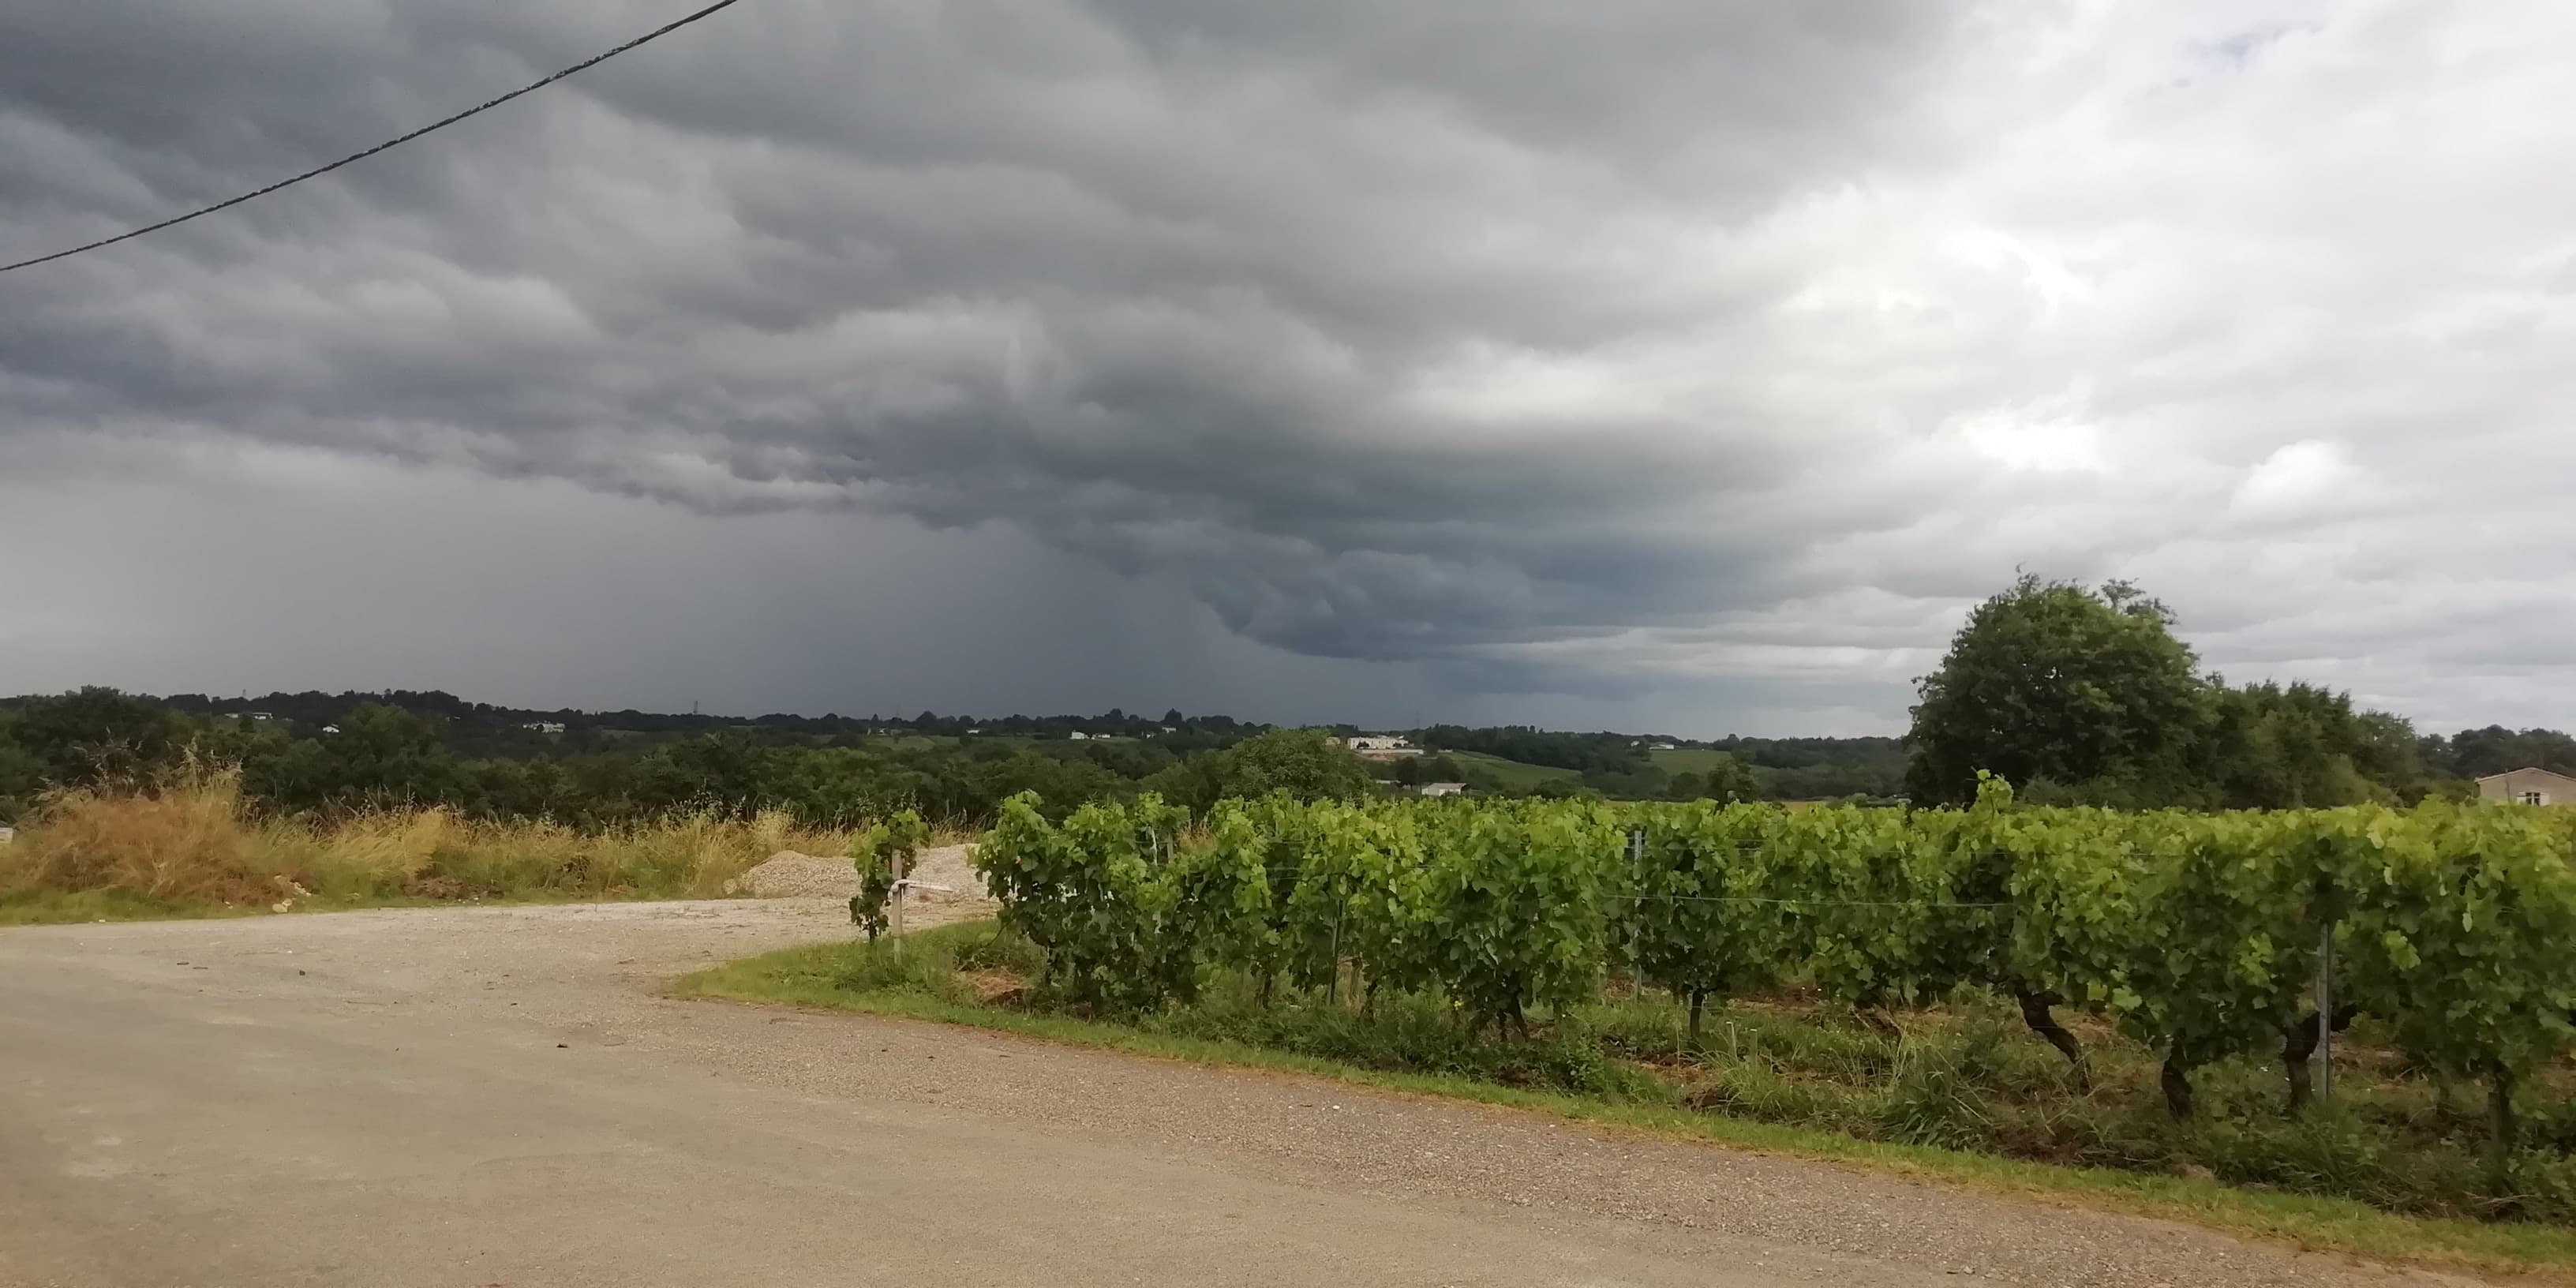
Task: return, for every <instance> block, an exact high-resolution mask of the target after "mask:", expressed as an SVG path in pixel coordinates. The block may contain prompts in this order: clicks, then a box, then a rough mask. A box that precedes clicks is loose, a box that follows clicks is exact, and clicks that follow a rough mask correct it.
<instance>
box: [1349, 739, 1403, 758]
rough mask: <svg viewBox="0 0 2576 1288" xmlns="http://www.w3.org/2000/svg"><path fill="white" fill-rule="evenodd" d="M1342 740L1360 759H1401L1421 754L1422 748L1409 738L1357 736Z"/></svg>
mask: <svg viewBox="0 0 2576 1288" xmlns="http://www.w3.org/2000/svg"><path fill="white" fill-rule="evenodd" d="M1342 741H1343V743H1344V744H1346V745H1347V746H1349V747H1350V749H1351V751H1352V752H1353V753H1354V754H1356V755H1357V756H1358V757H1359V758H1360V759H1362V760H1402V759H1404V758H1405V757H1407V756H1419V755H1421V754H1422V749H1421V748H1420V747H1416V746H1414V745H1413V740H1412V739H1411V738H1399V737H1384V738H1379V737H1359V738H1344V739H1343V740H1342Z"/></svg>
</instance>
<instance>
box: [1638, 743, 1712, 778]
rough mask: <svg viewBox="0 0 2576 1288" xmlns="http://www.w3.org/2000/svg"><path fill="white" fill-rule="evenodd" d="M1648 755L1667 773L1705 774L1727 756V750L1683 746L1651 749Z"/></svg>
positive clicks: (1658, 767) (1656, 766)
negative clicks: (1669, 749) (1670, 749)
mask: <svg viewBox="0 0 2576 1288" xmlns="http://www.w3.org/2000/svg"><path fill="white" fill-rule="evenodd" d="M1646 755H1647V757H1648V758H1650V759H1652V760H1653V761H1654V762H1655V768H1657V769H1660V770H1662V771H1664V772H1665V773H1667V774H1705V773H1707V772H1708V770H1709V767H1710V766H1711V765H1714V764H1716V763H1717V762H1718V761H1720V760H1722V759H1726V758H1727V754H1726V753H1725V752H1722V751H1710V750H1708V749H1707V748H1704V747H1683V748H1679V749H1677V750H1674V751H1650V752H1647V753H1646Z"/></svg>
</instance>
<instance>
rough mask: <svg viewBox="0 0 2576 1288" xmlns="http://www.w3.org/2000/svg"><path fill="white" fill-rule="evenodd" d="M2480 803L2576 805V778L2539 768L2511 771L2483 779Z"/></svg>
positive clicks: (2480, 783) (2480, 787) (2479, 796)
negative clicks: (2509, 802) (2506, 802)
mask: <svg viewBox="0 0 2576 1288" xmlns="http://www.w3.org/2000/svg"><path fill="white" fill-rule="evenodd" d="M2478 799H2480V800H2490V801H2511V802H2513V803H2515V804H2517V805H2576V778H2570V777H2568V776H2567V775H2565V774H2561V773H2554V772H2552V771H2550V770H2546V769H2541V768H2539V767H2537V766H2526V767H2524V768H2521V769H2508V770H2506V771H2505V772H2503V773H2501V774H2489V775H2487V776H2486V777H2484V778H2481V779H2479V780H2478Z"/></svg>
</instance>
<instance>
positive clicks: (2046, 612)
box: [1905, 575, 2214, 805]
mask: <svg viewBox="0 0 2576 1288" xmlns="http://www.w3.org/2000/svg"><path fill="white" fill-rule="evenodd" d="M2172 628H2173V614H2172V613H2171V611H2170V610H2168V609H2167V608H2166V607H2165V606H2164V604H2163V603H2161V602H2159V601H2157V600H2154V599H2150V598H2147V597H2146V596H2145V595H2143V594H2141V593H2139V591H2138V589H2137V587H2135V586H2132V585H2130V584H2128V583H2126V582H2116V581H2115V582H2111V583H2109V584H2106V585H2104V586H2102V587H2100V588H2099V589H2089V588H2086V587H2083V586H2079V585H2075V584H2073V583H2069V582H2058V581H2043V580H2041V579H2040V578H2039V577H2037V576H2035V575H2024V576H2023V577H2022V578H2021V579H2020V580H2019V581H2017V582H2015V583H2013V586H2012V588H2011V589H2010V590H2007V591H2005V592H2003V593H2002V594H1999V595H1996V596H1995V597H1993V598H1992V599H1989V600H1987V601H1986V602H1984V603H1983V604H1980V605H1978V606H1977V608H1976V609H1975V610H1974V611H1972V612H1970V613H1969V614H1968V621H1967V624H1966V625H1965V626H1963V627H1961V628H1960V630H1959V633H1958V635H1957V637H1955V638H1954V639H1952V640H1951V642H1950V652H1949V654H1948V656H1946V657H1944V658H1942V659H1941V665H1940V667H1939V669H1937V670H1935V671H1934V672H1933V673H1932V674H1930V675H1927V676H1924V677H1923V678H1922V679H1921V680H1919V681H1917V690H1918V693H1919V695H1920V698H1921V701H1920V702H1918V703H1917V704H1916V705H1915V707H1914V727H1913V731H1912V732H1911V733H1910V734H1908V735H1907V739H1906V741H1907V743H1908V745H1909V747H1910V750H1911V757H1910V759H1909V761H1908V763H1907V766H1906V775H1905V783H1906V789H1907V791H1908V792H1909V793H1910V794H1911V795H1912V796H1913V798H1914V799H1915V800H1916V801H1918V802H1921V803H1925V804H1964V803H1966V802H1967V801H1970V800H1973V799H1974V798H1975V796H1976V790H1977V771H1979V770H1986V771H1988V772H1991V773H1993V774H1996V775H1998V776H2000V777H2002V778H2004V779H2005V780H2007V781H2009V782H2012V783H2014V784H2016V785H2027V784H2030V783H2033V782H2036V781H2045V782H2048V783H2052V784H2057V785H2061V786H2068V787H2074V788H2076V789H2078V790H2080V791H2081V792H2082V793H2084V794H2085V795H2086V796H2087V797H2088V798H2091V799H2096V800H2100V801H2102V802H2104V803H2109V804H2130V805H2145V804H2164V803H2169V802H2171V801H2172V800H2173V798H2174V797H2176V796H2177V795H2187V794H2190V793H2189V789H2188V784H2189V782H2190V780H2191V779H2192V777H2193V772H2192V769H2191V764H2190V762H2191V757H2192V752H2193V750H2194V748H2195V747H2196V746H2198V745H2199V744H2200V743H2201V741H2202V739H2203V737H2204V736H2205V732H2206V730H2207V729H2208V727H2209V725H2210V723H2211V720H2212V718H2213V715H2214V712H2213V709H2212V704H2211V699H2210V695H2209V690H2208V686H2207V685H2206V683H2205V682H2204V681H2203V680H2202V679H2201V678H2200V676H2199V675H2198V673H2197V671H2196V669H2195V668H2196V660H2195V658H2194V657H2193V655H2192V651H2191V649H2190V647H2189V646H2187V645H2185V644H2184V643H2183V642H2182V641H2181V640H2178V639H2176V638H2174V634H2173V629H2172Z"/></svg>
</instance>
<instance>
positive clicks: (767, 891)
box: [725, 850, 859, 899]
mask: <svg viewBox="0 0 2576 1288" xmlns="http://www.w3.org/2000/svg"><path fill="white" fill-rule="evenodd" d="M858 892H859V873H858V869H856V868H853V867H851V866H850V861H849V860H848V859H825V858H817V857H815V856H814V855H811V854H799V853H797V852H796V851H794V850H780V851H779V852H778V853H776V854H773V855H770V856H769V859H768V861H767V862H765V863H762V864H761V865H759V866H758V867H755V868H753V869H752V870H750V871H748V872H745V873H743V874H742V875H741V876H738V877H735V878H734V879H733V880H731V881H728V882H726V883H725V893H726V894H747V895H750V896H751V897H752V898H755V899H847V898H849V897H851V896H853V895H855V894H857V893H858Z"/></svg>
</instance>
